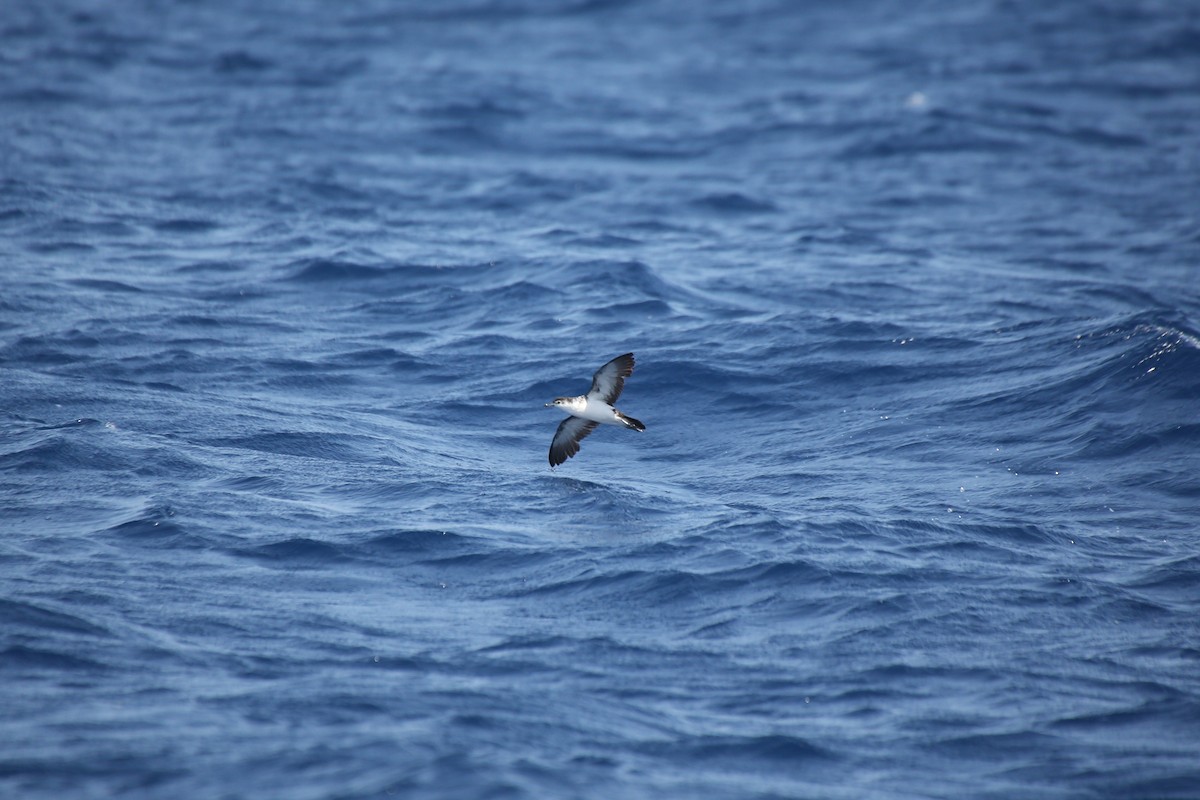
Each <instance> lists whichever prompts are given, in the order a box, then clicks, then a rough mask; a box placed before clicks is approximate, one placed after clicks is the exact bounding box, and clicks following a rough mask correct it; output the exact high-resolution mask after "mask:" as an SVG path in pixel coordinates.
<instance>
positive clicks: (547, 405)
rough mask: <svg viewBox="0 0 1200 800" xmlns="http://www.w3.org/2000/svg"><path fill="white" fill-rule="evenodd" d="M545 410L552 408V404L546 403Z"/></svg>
mask: <svg viewBox="0 0 1200 800" xmlns="http://www.w3.org/2000/svg"><path fill="white" fill-rule="evenodd" d="M546 408H554V403H546Z"/></svg>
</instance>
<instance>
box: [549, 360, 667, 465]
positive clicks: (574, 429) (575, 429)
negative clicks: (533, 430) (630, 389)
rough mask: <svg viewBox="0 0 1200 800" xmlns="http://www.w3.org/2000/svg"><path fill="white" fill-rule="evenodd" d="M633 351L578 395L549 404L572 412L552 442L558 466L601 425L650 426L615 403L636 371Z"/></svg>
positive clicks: (604, 369)
mask: <svg viewBox="0 0 1200 800" xmlns="http://www.w3.org/2000/svg"><path fill="white" fill-rule="evenodd" d="M633 364H634V361H633V353H626V354H625V355H623V356H617V357H616V358H614V359H613V360H612V361H609V362H608V363H607V364H605V365H604V366H603V367H601V368H600V369H598V370H596V374H595V375H593V376H592V388H591V389H589V390H588V393H587V394H581V395H579V396H578V397H556V398H555V399H554V402H553V403H546V407H547V408H560V409H562V410H563V411H565V412H567V413H568V414H570V415H571V416H569V417H567V418H566V419H564V420H563V421H562V422H561V423H559V425H558V430H557V431H555V432H554V440H553V441H552V442H551V443H550V466H551V467H557V466H558V465H559V464H561V463H563V462H564V461H566V460H567V459H568V458H570V457H571V456H573V455H575V454H576V453H578V452H579V442H580V441H582V440H583V438H584V437H585V436H587V435H588V434H589V433H591V432H592V431H594V430H595V429H596V426H597V425H620V426H622V427H625V428H630V429H632V430H635V431H644V430H646V426H645V425H643V424H642V423H641V422H639V421H638V420H636V419H634V418H633V417H629V416H626V415H625V414H622V413H621V412H620V411H618V410H617V409H616V408H615V407H614V406H613V403H615V402H616V401H617V398H618V397H620V396H621V390H622V389H624V388H625V379H626V378H628V377H629V376H630V375H632V374H633Z"/></svg>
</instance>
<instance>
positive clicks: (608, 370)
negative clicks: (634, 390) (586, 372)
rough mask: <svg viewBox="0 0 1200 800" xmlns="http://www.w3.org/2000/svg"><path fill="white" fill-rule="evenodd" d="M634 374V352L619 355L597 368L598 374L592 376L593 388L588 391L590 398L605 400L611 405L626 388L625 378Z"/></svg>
mask: <svg viewBox="0 0 1200 800" xmlns="http://www.w3.org/2000/svg"><path fill="white" fill-rule="evenodd" d="M632 374H633V353H626V354H625V355H623V356H617V357H616V358H614V359H613V360H612V361H610V362H608V363H607V364H605V365H604V366H603V367H601V368H600V369H598V370H596V374H595V375H593V376H592V388H591V389H589V390H588V393H587V396H588V399H589V400H592V399H597V400H603V401H604V402H606V403H608V404H609V405H610V406H611V405H612V404H613V403H615V402H617V398H618V397H620V396H621V390H622V389H624V388H625V379H626V378H628V377H629V376H630V375H632Z"/></svg>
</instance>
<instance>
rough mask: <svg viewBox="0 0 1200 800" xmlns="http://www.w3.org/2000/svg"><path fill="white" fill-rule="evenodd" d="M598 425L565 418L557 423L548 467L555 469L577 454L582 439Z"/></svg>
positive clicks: (582, 420) (583, 420)
mask: <svg viewBox="0 0 1200 800" xmlns="http://www.w3.org/2000/svg"><path fill="white" fill-rule="evenodd" d="M599 424H600V423H598V422H592V421H591V420H586V419H580V418H579V417H567V418H566V419H564V420H563V421H562V422H560V423H558V430H556V431H555V432H554V440H553V441H551V442H550V466H552V467H557V466H558V465H559V464H561V463H563V462H564V461H566V460H567V459H568V458H570V457H571V456H573V455H575V454H576V453H578V452H579V443H580V442H581V441H583V437H585V436H587V435H588V434H589V433H591V432H592V431H594V430H595V429H596V426H597V425H599Z"/></svg>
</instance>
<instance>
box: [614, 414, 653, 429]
mask: <svg viewBox="0 0 1200 800" xmlns="http://www.w3.org/2000/svg"><path fill="white" fill-rule="evenodd" d="M617 419H619V420H621V422H624V423H625V427H626V428H633V429H634V430H635V431H644V430H646V426H645V425H643V424H642V423H641V422H639V421H638V420H636V419H634V418H633V417H627V416H625V415H624V414H622V413H621V412H620V411H618V412H617Z"/></svg>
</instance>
